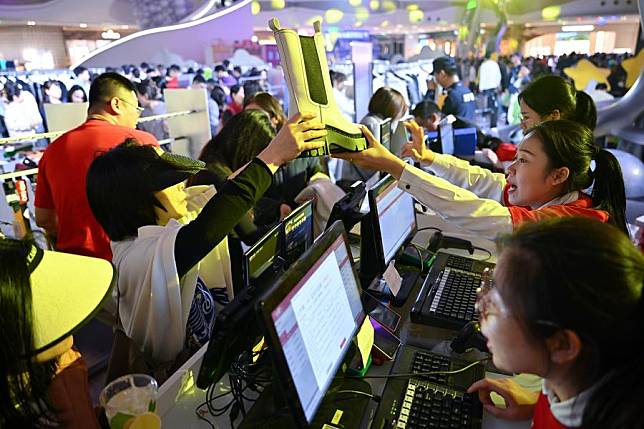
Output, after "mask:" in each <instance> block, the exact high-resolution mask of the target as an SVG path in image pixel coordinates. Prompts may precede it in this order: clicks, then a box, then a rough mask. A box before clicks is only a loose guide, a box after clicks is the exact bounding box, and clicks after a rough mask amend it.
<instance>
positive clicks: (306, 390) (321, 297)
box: [257, 222, 365, 427]
mask: <svg viewBox="0 0 644 429" xmlns="http://www.w3.org/2000/svg"><path fill="white" fill-rule="evenodd" d="M350 255H351V254H350V252H349V248H348V246H347V241H346V235H345V233H344V227H343V226H342V223H341V222H336V223H335V224H334V225H333V226H332V227H331V228H330V229H328V230H327V231H325V232H324V234H322V235H321V236H320V238H318V240H317V241H316V242H315V243H314V244H313V246H312V247H311V249H309V251H308V252H306V254H305V255H304V256H303V257H302V258H301V259H299V260H298V261H297V262H296V263H295V264H293V265H292V266H291V268H289V270H288V271H287V272H286V273H285V274H284V275H283V276H282V277H281V278H280V279H279V280H278V281H277V282H276V283H275V284H274V286H273V287H272V288H271V289H270V290H268V291H267V292H266V293H265V294H264V295H263V296H262V297H261V298H260V299H259V300H258V302H257V314H258V318H259V321H260V324H261V325H262V328H263V331H264V338H265V339H266V342H267V344H268V347H269V349H270V350H271V354H272V356H273V360H274V363H275V369H276V371H277V375H278V377H277V378H278V379H279V380H280V387H281V390H282V392H283V394H284V396H285V400H286V401H285V402H286V403H287V404H288V405H289V407H290V408H291V415H292V416H293V418H294V419H295V421H296V423H297V424H298V425H299V426H303V427H308V425H309V424H310V423H311V422H312V421H313V418H314V416H315V414H316V412H317V410H318V408H319V407H320V404H321V402H322V399H323V398H324V395H325V394H326V391H327V389H328V387H329V385H330V384H331V381H332V380H333V378H334V377H335V375H336V372H337V371H338V368H339V367H340V365H341V363H342V361H343V359H344V356H345V354H346V352H347V350H348V349H349V347H350V345H351V341H352V338H353V337H354V336H355V334H356V332H357V330H358V328H359V327H360V325H361V324H362V323H363V321H364V317H365V316H364V311H363V309H362V303H361V301H360V292H359V288H358V281H357V278H356V273H355V271H354V269H353V266H352V263H351V262H352V261H351V256H350Z"/></svg>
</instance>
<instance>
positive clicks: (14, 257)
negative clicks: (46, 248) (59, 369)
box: [0, 238, 56, 428]
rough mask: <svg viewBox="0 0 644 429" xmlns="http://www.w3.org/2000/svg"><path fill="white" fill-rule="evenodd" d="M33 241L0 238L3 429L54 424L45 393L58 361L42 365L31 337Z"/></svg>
mask: <svg viewBox="0 0 644 429" xmlns="http://www.w3.org/2000/svg"><path fill="white" fill-rule="evenodd" d="M32 245H33V241H32V240H29V239H27V240H12V239H7V238H2V239H0V261H1V262H2V263H0V334H1V335H0V336H1V337H2V339H3V340H4V344H3V346H2V347H1V348H0V368H1V369H2V373H3V375H2V377H3V380H2V383H0V427H7V428H8V427H21V428H22V427H24V428H27V427H29V428H30V427H36V426H37V425H36V423H37V422H38V420H39V419H40V418H41V417H43V416H46V418H47V419H55V415H54V413H53V412H54V411H55V410H52V408H51V406H50V405H49V404H48V399H47V391H48V389H49V385H50V384H51V381H52V379H53V378H54V375H55V373H56V360H55V359H53V360H51V361H49V362H44V363H38V362H36V361H35V359H34V357H33V352H34V350H35V343H34V332H33V314H32V311H33V306H32V296H31V283H30V278H29V269H28V266H27V257H28V255H29V253H30V251H31V249H32Z"/></svg>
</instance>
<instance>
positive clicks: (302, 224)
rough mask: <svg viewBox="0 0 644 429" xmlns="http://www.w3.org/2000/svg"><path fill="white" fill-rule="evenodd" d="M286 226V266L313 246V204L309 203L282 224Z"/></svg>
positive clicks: (296, 210) (300, 207) (295, 211)
mask: <svg viewBox="0 0 644 429" xmlns="http://www.w3.org/2000/svg"><path fill="white" fill-rule="evenodd" d="M282 224H283V225H284V260H285V262H286V266H287V267H288V266H290V265H291V264H292V263H293V262H295V261H297V259H298V258H299V257H300V256H302V255H303V254H304V252H305V251H306V250H307V249H308V248H309V247H311V244H313V202H312V201H307V202H305V203H304V204H302V205H301V206H299V207H298V208H297V209H295V210H294V211H293V212H292V213H291V214H290V215H288V217H286V218H285V219H284V221H283V222H282Z"/></svg>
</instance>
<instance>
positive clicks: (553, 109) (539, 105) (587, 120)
mask: <svg viewBox="0 0 644 429" xmlns="http://www.w3.org/2000/svg"><path fill="white" fill-rule="evenodd" d="M519 106H520V107H521V128H522V129H523V131H524V132H525V131H527V130H529V129H530V128H532V127H534V126H535V125H537V124H539V123H541V122H544V121H548V120H556V119H569V120H571V121H575V122H577V123H579V124H581V125H585V126H586V127H588V128H590V129H591V130H593V129H595V125H597V110H596V109H595V103H594V102H593V99H592V98H590V95H588V94H586V93H585V92H583V91H577V90H576V89H575V87H574V86H573V85H572V84H571V83H569V82H567V81H566V80H564V78H562V77H560V76H543V77H541V78H539V79H537V80H535V81H534V82H532V83H530V85H528V86H527V87H526V88H525V89H524V90H523V91H522V92H521V93H520V94H519Z"/></svg>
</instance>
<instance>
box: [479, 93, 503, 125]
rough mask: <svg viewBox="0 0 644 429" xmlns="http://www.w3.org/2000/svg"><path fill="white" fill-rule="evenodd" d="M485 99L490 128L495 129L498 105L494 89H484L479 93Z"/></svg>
mask: <svg viewBox="0 0 644 429" xmlns="http://www.w3.org/2000/svg"><path fill="white" fill-rule="evenodd" d="M481 94H484V95H485V96H486V97H487V108H488V109H489V111H490V128H494V127H496V123H497V121H498V112H499V104H498V99H497V97H496V89H485V90H483V91H481Z"/></svg>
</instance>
